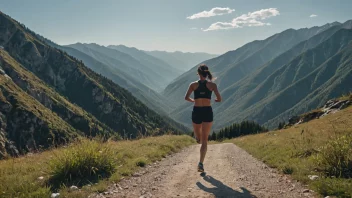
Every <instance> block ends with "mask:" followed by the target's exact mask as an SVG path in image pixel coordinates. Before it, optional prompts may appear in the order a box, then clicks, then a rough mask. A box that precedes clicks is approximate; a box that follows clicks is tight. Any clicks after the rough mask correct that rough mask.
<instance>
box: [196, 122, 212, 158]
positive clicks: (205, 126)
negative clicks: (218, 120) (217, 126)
mask: <svg viewBox="0 0 352 198" xmlns="http://www.w3.org/2000/svg"><path fill="white" fill-rule="evenodd" d="M212 125H213V122H203V123H202V135H201V144H202V146H201V147H200V160H199V162H200V163H202V164H203V162H204V158H205V154H206V153H207V148H208V136H209V133H210V130H211V127H212Z"/></svg>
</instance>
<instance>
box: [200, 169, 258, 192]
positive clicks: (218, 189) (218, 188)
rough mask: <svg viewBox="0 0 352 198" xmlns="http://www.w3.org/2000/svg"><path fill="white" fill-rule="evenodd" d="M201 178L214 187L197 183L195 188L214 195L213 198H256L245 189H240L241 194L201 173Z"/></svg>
mask: <svg viewBox="0 0 352 198" xmlns="http://www.w3.org/2000/svg"><path fill="white" fill-rule="evenodd" d="M201 176H202V177H203V179H204V180H205V181H206V182H208V183H210V184H211V185H213V186H215V187H214V188H208V187H206V186H204V185H203V184H202V183H200V182H197V183H196V184H197V186H198V187H199V188H200V189H202V190H204V191H205V192H208V193H212V194H213V195H215V197H240V198H255V197H256V196H254V195H252V194H251V193H250V192H249V191H248V190H247V189H246V188H243V187H241V190H242V192H239V191H236V190H234V189H232V188H230V187H228V186H226V185H225V184H223V183H222V182H221V181H219V180H217V179H215V178H214V177H212V176H210V175H208V176H207V175H206V174H205V173H202V174H201Z"/></svg>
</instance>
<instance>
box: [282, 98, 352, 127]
mask: <svg viewBox="0 0 352 198" xmlns="http://www.w3.org/2000/svg"><path fill="white" fill-rule="evenodd" d="M351 104H352V95H350V97H349V99H332V100H329V101H327V102H326V103H325V105H324V106H323V107H322V108H320V109H317V110H314V111H311V112H308V113H305V114H302V115H300V116H293V117H291V118H290V119H289V121H288V124H287V125H286V126H285V127H289V126H293V125H297V124H302V123H305V122H309V121H311V120H313V119H319V118H321V117H324V116H326V115H328V114H331V113H336V112H338V111H340V110H342V109H344V108H346V107H348V106H350V105H351Z"/></svg>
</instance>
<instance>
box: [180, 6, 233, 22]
mask: <svg viewBox="0 0 352 198" xmlns="http://www.w3.org/2000/svg"><path fill="white" fill-rule="evenodd" d="M234 11H235V9H230V8H220V7H216V8H212V9H211V10H209V11H203V12H199V13H196V14H194V15H192V16H189V17H187V19H199V18H206V17H212V16H218V15H224V14H230V13H232V12H234Z"/></svg>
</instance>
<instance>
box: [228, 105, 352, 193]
mask: <svg viewBox="0 0 352 198" xmlns="http://www.w3.org/2000/svg"><path fill="white" fill-rule="evenodd" d="M351 136H352V107H349V108H347V109H344V110H342V111H340V112H337V113H335V114H331V115H328V116H326V117H323V118H321V119H316V120H312V121H310V122H308V123H304V124H301V125H297V126H293V127H291V128H288V129H283V130H278V131H272V132H268V133H264V134H258V135H248V136H244V137H240V138H236V139H232V140H229V141H230V142H233V143H235V144H236V145H238V146H240V147H242V148H244V149H245V150H246V151H248V152H249V153H250V154H252V155H253V156H255V157H256V158H258V159H260V160H262V161H264V162H265V163H267V164H268V165H269V166H271V167H274V168H278V169H279V170H281V171H282V172H283V173H285V174H291V175H292V177H293V178H295V179H297V180H299V181H301V182H303V183H306V184H309V185H310V186H311V187H312V188H313V189H314V190H316V191H317V192H319V193H321V194H322V195H324V196H327V195H335V196H338V197H352V179H351V171H352V161H351V160H352V138H351ZM308 175H318V176H319V179H317V180H310V179H309V178H308Z"/></svg>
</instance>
